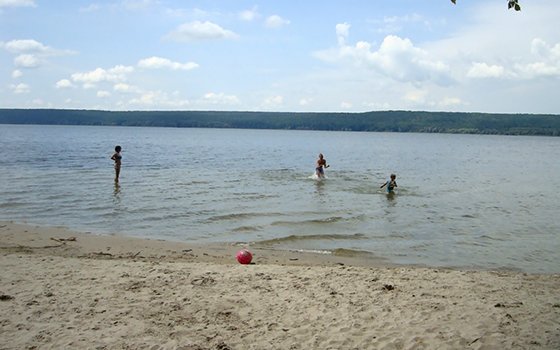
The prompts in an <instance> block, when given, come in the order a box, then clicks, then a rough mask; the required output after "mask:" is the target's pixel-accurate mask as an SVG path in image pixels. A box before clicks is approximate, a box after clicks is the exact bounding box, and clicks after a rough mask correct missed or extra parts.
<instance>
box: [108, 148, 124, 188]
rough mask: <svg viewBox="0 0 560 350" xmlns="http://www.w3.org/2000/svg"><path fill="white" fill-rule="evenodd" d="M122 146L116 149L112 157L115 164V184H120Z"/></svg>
mask: <svg viewBox="0 0 560 350" xmlns="http://www.w3.org/2000/svg"><path fill="white" fill-rule="evenodd" d="M121 150H122V149H121V146H116V147H115V153H113V155H112V156H111V159H112V160H113V161H114V162H115V182H119V175H120V173H121V159H122V155H121Z"/></svg>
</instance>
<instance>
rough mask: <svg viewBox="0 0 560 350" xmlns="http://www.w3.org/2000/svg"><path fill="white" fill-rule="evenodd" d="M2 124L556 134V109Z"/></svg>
mask: <svg viewBox="0 0 560 350" xmlns="http://www.w3.org/2000/svg"><path fill="white" fill-rule="evenodd" d="M0 124H24V125H25V124H33V125H97V126H146V127H175V128H231V129H273V130H317V131H361V132H403V133H409V132H417V133H449V134H485V135H527V136H533V135H534V136H560V115H558V114H499V113H467V112H424V111H375V112H362V113H337V112H328V113H320V112H313V113H312V112H238V111H122V112H119V111H101V110H73V109H5V108H4V109H1V108H0Z"/></svg>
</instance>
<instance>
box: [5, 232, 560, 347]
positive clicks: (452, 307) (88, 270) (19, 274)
mask: <svg viewBox="0 0 560 350" xmlns="http://www.w3.org/2000/svg"><path fill="white" fill-rule="evenodd" d="M238 248H239V247H236V246H222V247H210V246H206V247H201V246H195V245H188V244H183V243H174V242H163V241H152V240H140V239H132V238H119V237H106V236H95V235H92V234H83V233H82V234H80V233H76V232H71V231H68V230H65V229H63V228H43V227H35V226H30V225H19V224H15V223H11V222H0V281H1V284H0V349H44V348H47V349H48V348H53V349H62V348H64V349H221V350H224V349H559V348H560V275H532V274H524V273H519V272H508V271H462V270H450V269H435V268H420V267H385V266H364V264H352V263H351V262H349V261H347V260H340V259H337V258H330V259H326V260H314V259H313V258H312V257H311V258H310V257H308V256H306V255H303V254H298V253H286V252H284V253H282V252H272V251H266V250H257V251H256V252H255V258H254V264H251V265H240V264H238V263H237V262H236V261H235V259H234V254H235V251H236V250H237V249H238ZM323 259H324V258H323Z"/></svg>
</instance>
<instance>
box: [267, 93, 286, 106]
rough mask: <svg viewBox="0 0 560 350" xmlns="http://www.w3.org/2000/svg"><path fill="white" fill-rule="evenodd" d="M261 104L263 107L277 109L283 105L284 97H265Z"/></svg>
mask: <svg viewBox="0 0 560 350" xmlns="http://www.w3.org/2000/svg"><path fill="white" fill-rule="evenodd" d="M262 104H263V106H264V107H278V106H281V105H282V104H284V97H283V96H280V95H277V96H271V97H267V98H265V99H264V101H263V103H262Z"/></svg>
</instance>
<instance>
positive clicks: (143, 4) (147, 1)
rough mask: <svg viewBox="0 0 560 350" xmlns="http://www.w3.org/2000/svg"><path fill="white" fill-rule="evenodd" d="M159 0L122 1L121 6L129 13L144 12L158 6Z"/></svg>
mask: <svg viewBox="0 0 560 350" xmlns="http://www.w3.org/2000/svg"><path fill="white" fill-rule="evenodd" d="M159 3H160V0H122V2H121V4H122V5H123V6H124V8H125V9H127V10H129V11H138V10H146V9H149V8H150V7H152V6H157V5H159Z"/></svg>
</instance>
